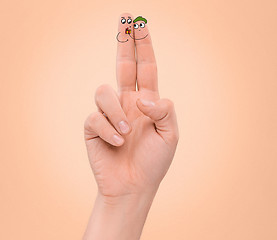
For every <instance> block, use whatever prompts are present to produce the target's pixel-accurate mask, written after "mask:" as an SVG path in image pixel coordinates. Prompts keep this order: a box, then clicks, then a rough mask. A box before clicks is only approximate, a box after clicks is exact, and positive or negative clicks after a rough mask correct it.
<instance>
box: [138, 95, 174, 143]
mask: <svg viewBox="0 0 277 240" xmlns="http://www.w3.org/2000/svg"><path fill="white" fill-rule="evenodd" d="M136 103H137V107H138V108H139V110H140V111H141V112H142V113H143V114H144V115H146V116H148V117H149V118H151V119H152V120H153V121H154V123H155V126H156V131H157V132H158V133H159V134H160V135H161V137H163V139H164V140H165V141H167V142H171V141H174V142H175V141H178V138H179V131H178V124H177V118H176V114H175V110H174V104H173V102H172V101H171V100H169V99H159V100H158V101H156V102H153V101H149V100H146V99H141V98H139V99H137V102H136Z"/></svg>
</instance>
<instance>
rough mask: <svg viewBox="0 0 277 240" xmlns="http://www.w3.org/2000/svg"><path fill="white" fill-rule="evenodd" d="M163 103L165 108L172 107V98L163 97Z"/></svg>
mask: <svg viewBox="0 0 277 240" xmlns="http://www.w3.org/2000/svg"><path fill="white" fill-rule="evenodd" d="M164 104H165V106H166V108H167V109H174V103H173V101H172V100H170V99H168V98H165V99H164Z"/></svg>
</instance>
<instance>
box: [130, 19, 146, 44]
mask: <svg viewBox="0 0 277 240" xmlns="http://www.w3.org/2000/svg"><path fill="white" fill-rule="evenodd" d="M146 24H147V20H146V19H145V18H143V17H142V16H138V17H137V18H136V19H135V20H134V31H135V38H134V39H135V40H142V39H145V38H146V37H147V36H148V30H147V28H145V26H146ZM130 37H131V38H133V37H132V36H131V35H130Z"/></svg>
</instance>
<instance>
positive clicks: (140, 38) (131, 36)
mask: <svg viewBox="0 0 277 240" xmlns="http://www.w3.org/2000/svg"><path fill="white" fill-rule="evenodd" d="M129 35H130V37H131V38H133V37H132V36H131V34H129ZM147 36H148V33H147V34H146V35H145V36H144V37H142V38H133V39H135V40H141V39H144V38H146V37H147Z"/></svg>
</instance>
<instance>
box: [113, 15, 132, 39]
mask: <svg viewBox="0 0 277 240" xmlns="http://www.w3.org/2000/svg"><path fill="white" fill-rule="evenodd" d="M132 22H133V20H132V17H130V16H121V18H120V26H119V29H120V30H119V32H118V34H117V36H116V40H117V41H118V42H120V43H125V42H128V41H129V36H130V34H131V33H132V25H131V24H132Z"/></svg>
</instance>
